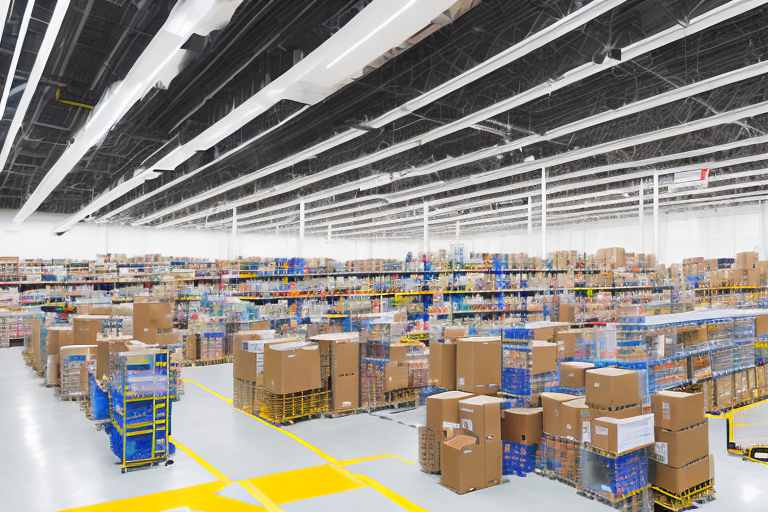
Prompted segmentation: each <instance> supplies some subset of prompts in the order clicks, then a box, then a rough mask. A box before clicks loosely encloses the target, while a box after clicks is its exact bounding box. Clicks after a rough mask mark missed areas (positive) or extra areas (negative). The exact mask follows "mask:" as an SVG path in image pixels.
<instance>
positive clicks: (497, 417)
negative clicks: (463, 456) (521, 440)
mask: <svg viewBox="0 0 768 512" xmlns="http://www.w3.org/2000/svg"><path fill="white" fill-rule="evenodd" d="M503 403H504V400H503V399H501V398H496V397H492V396H485V395H481V396H473V397H470V398H464V399H462V400H459V422H460V423H461V428H462V429H464V430H469V431H471V432H473V433H474V434H475V435H477V437H478V438H479V439H480V445H481V446H483V445H484V444H485V442H486V441H491V440H501V404H503Z"/></svg>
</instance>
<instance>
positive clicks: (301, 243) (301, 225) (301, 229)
mask: <svg viewBox="0 0 768 512" xmlns="http://www.w3.org/2000/svg"><path fill="white" fill-rule="evenodd" d="M303 257H304V200H303V199H302V200H301V202H300V203H299V258H303Z"/></svg>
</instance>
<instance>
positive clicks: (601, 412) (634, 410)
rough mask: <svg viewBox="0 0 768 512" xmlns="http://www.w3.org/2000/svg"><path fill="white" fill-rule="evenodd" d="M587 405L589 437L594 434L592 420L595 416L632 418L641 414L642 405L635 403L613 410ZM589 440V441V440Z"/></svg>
mask: <svg viewBox="0 0 768 512" xmlns="http://www.w3.org/2000/svg"><path fill="white" fill-rule="evenodd" d="M587 406H589V418H590V420H589V421H590V429H589V438H590V440H591V439H592V436H593V435H594V434H595V422H594V421H593V420H594V419H595V418H616V419H624V418H632V417H634V416H640V415H641V414H643V406H641V405H635V406H632V407H626V408H624V409H618V410H615V411H608V410H606V409H597V408H595V407H592V406H590V405H589V404H587ZM590 442H591V441H590Z"/></svg>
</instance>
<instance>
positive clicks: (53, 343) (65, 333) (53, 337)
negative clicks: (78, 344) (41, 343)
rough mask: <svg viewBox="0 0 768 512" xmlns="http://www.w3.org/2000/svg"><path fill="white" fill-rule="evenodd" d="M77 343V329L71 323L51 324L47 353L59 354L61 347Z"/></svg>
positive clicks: (51, 354)
mask: <svg viewBox="0 0 768 512" xmlns="http://www.w3.org/2000/svg"><path fill="white" fill-rule="evenodd" d="M74 344H75V331H74V329H73V328H72V326H71V325H68V326H58V325H56V326H51V327H49V328H48V344H47V346H46V355H48V356H57V355H59V350H60V349H61V347H66V346H67V345H74Z"/></svg>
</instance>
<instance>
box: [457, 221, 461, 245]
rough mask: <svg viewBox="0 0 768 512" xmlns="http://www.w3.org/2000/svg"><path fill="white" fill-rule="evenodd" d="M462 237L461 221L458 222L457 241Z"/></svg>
mask: <svg viewBox="0 0 768 512" xmlns="http://www.w3.org/2000/svg"><path fill="white" fill-rule="evenodd" d="M459 237H461V225H460V224H459V221H456V240H458V239H459Z"/></svg>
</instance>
